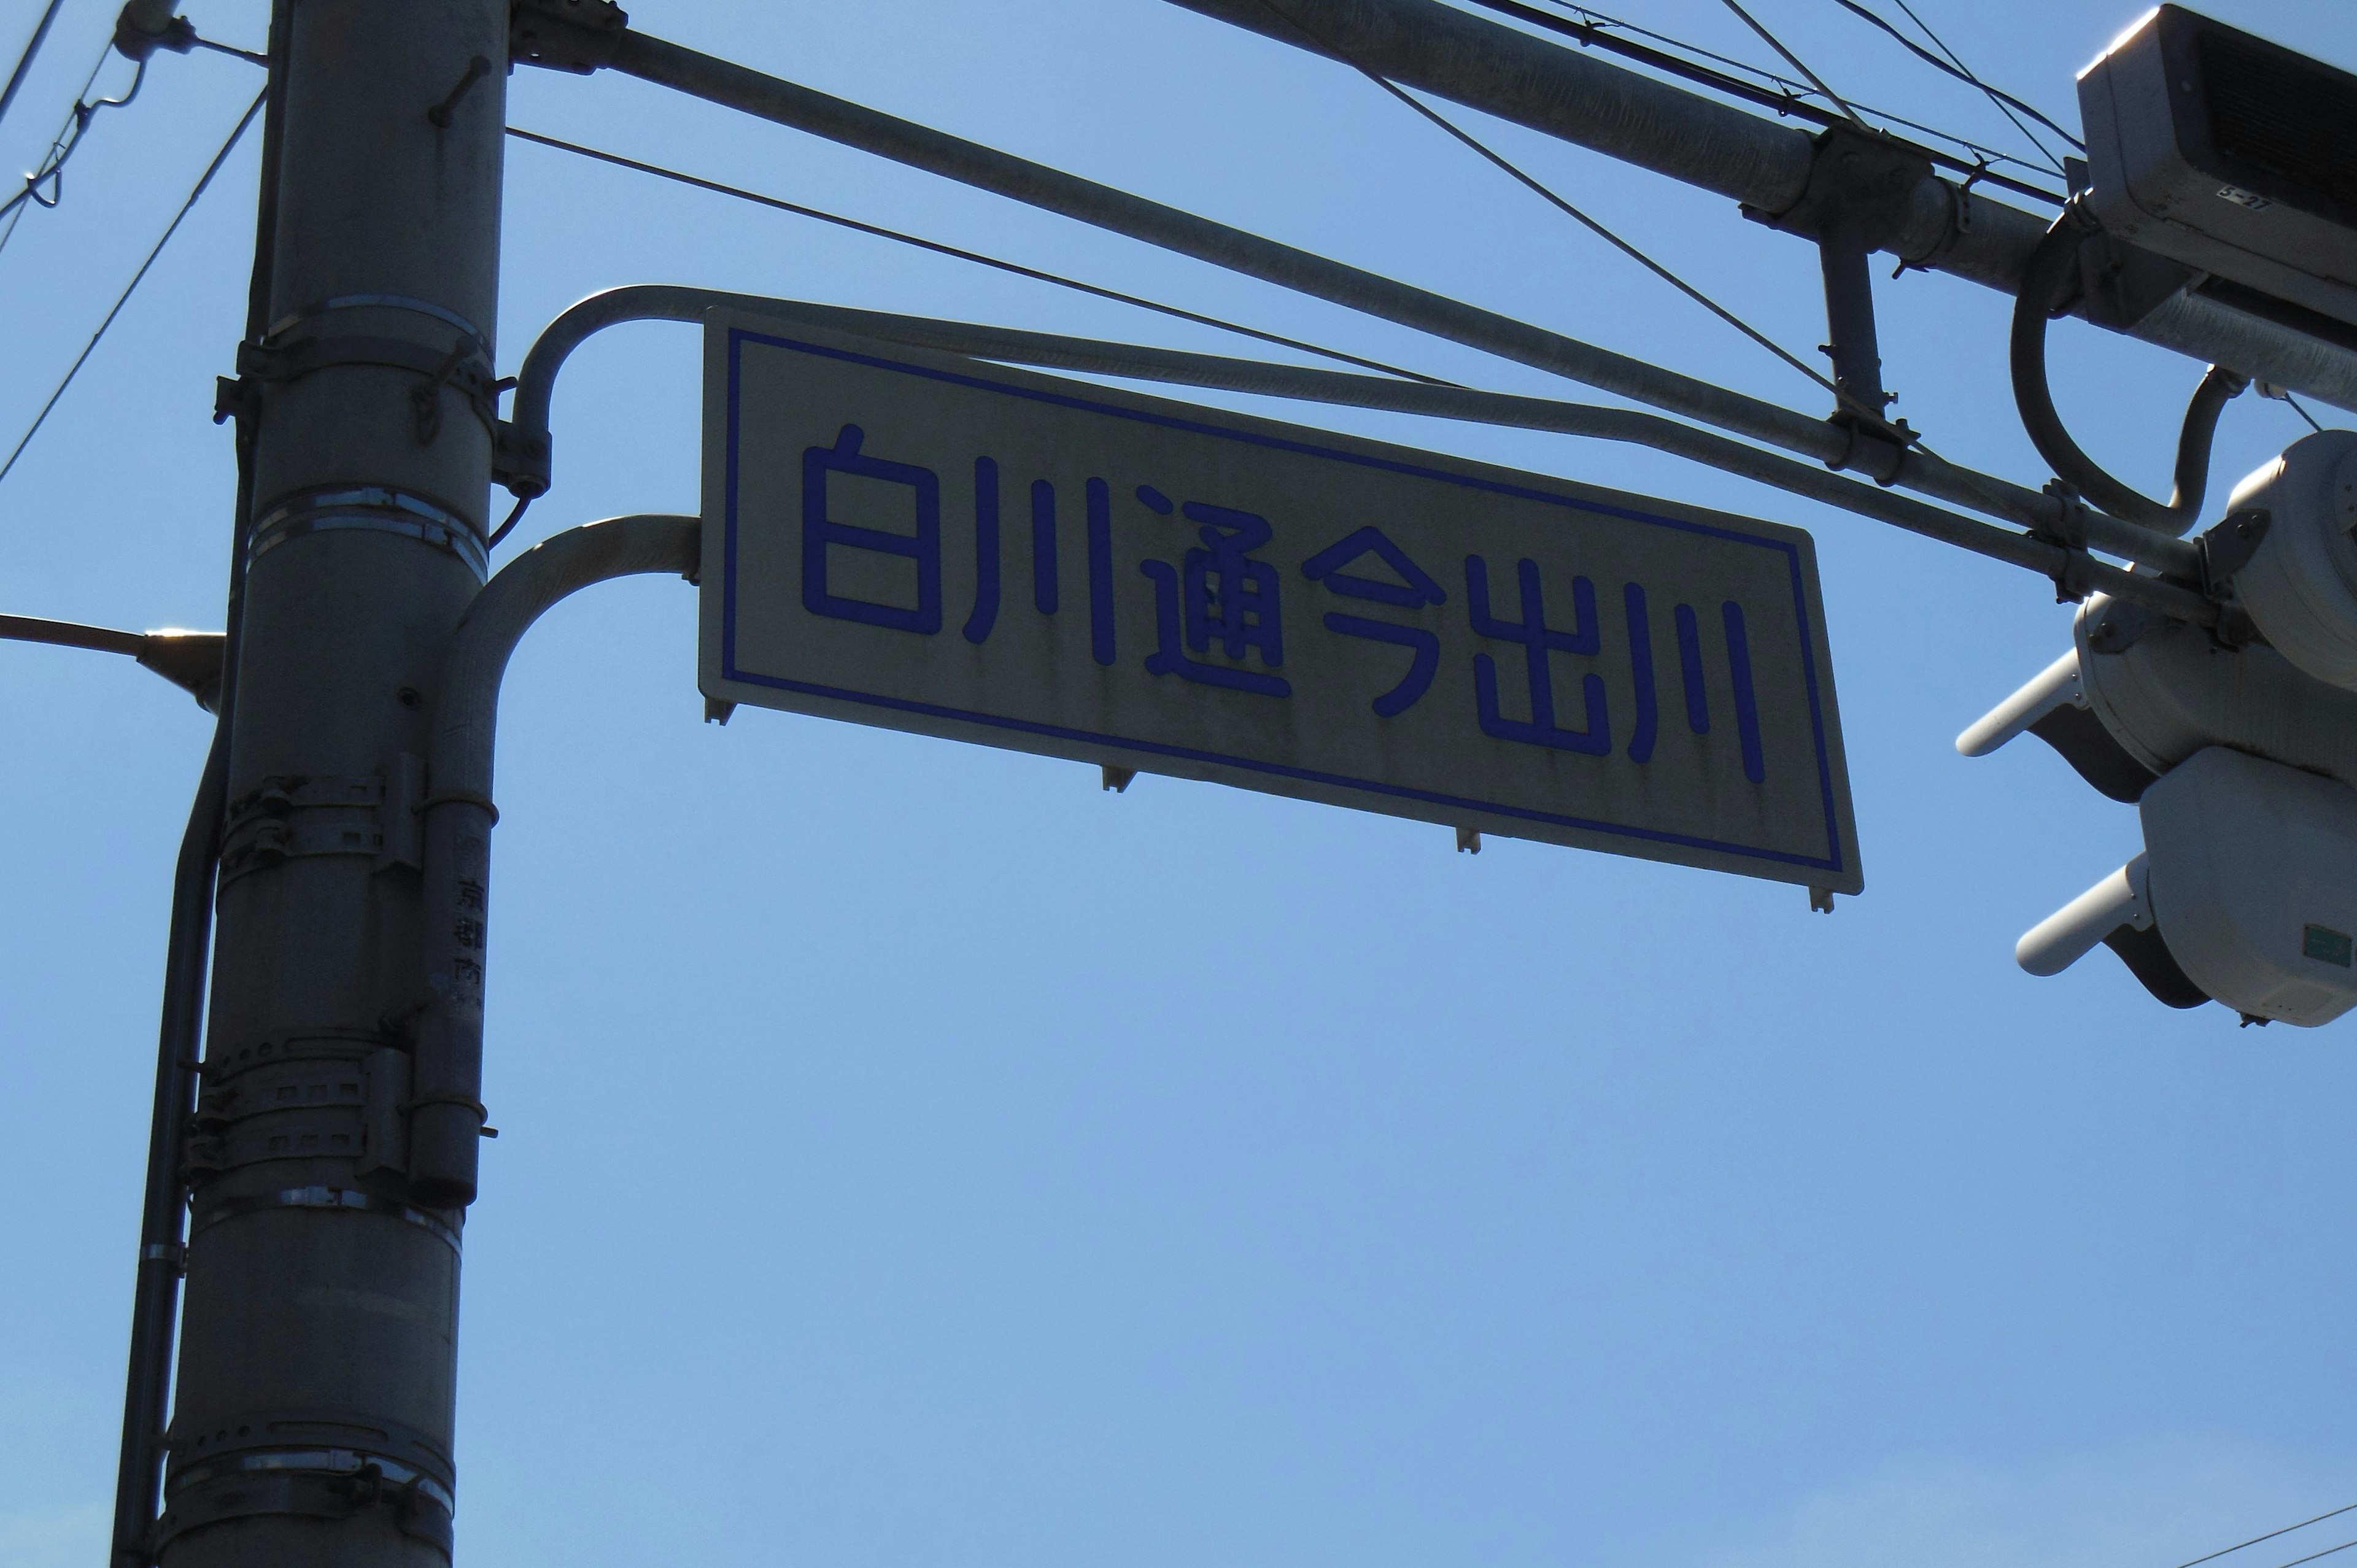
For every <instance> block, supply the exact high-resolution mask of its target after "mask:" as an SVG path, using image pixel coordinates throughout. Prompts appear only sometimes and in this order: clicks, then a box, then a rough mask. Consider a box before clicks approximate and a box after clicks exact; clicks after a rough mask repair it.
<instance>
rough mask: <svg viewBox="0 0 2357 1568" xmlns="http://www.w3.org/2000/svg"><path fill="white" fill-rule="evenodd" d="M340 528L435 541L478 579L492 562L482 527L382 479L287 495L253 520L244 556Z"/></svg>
mask: <svg viewBox="0 0 2357 1568" xmlns="http://www.w3.org/2000/svg"><path fill="white" fill-rule="evenodd" d="M339 529H364V530H368V531H371V532H378V533H397V534H400V535H402V536H403V537H404V538H408V539H416V540H422V541H424V542H425V543H428V544H433V545H438V546H439V547H441V548H442V549H444V550H447V551H448V552H449V553H451V554H453V555H456V556H457V557H458V559H460V560H461V561H464V562H465V563H466V564H468V567H469V568H470V569H471V570H472V571H473V572H474V574H475V575H476V577H477V578H481V577H482V576H483V575H485V573H486V572H487V570H488V569H489V567H490V556H489V554H488V553H486V552H485V550H484V547H483V535H482V531H481V530H480V529H479V528H477V527H476V526H475V525H474V524H473V523H472V522H469V521H468V520H467V519H466V518H464V517H461V516H460V515H459V514H458V513H457V512H455V511H453V510H450V509H449V508H447V507H446V506H444V505H442V504H441V503H440V502H439V501H432V500H428V499H425V497H424V496H419V495H412V494H410V493H409V492H407V491H405V490H396V489H389V488H387V487H385V486H382V485H339V486H338V487H336V488H334V489H320V490H309V491H306V492H303V493H301V494H299V495H295V496H291V497H289V498H287V499H285V500H283V501H281V502H279V503H278V504H277V505H276V506H274V507H273V508H271V510H269V511H268V512H267V513H266V514H264V517H263V518H262V520H261V521H259V522H257V523H255V524H254V526H253V542H252V543H251V544H249V545H248V546H247V556H246V559H247V561H248V563H249V564H251V563H253V562H255V561H259V560H261V559H262V557H263V556H264V555H265V554H267V553H269V552H270V551H272V550H274V549H276V548H277V547H278V546H279V545H281V544H284V543H285V542H287V541H288V540H290V539H298V538H301V537H302V536H304V535H306V534H311V533H326V532H333V531H336V530H339Z"/></svg>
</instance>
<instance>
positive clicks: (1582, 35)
mask: <svg viewBox="0 0 2357 1568" xmlns="http://www.w3.org/2000/svg"><path fill="white" fill-rule="evenodd" d="M1465 3H1466V4H1468V5H1478V6H1480V7H1481V8H1482V9H1483V10H1485V11H1494V12H1496V13H1497V14H1498V15H1500V16H1512V18H1513V19H1514V20H1516V21H1518V22H1524V23H1527V24H1529V25H1530V26H1532V27H1541V28H1544V29H1545V30H1546V31H1548V32H1551V33H1554V34H1555V35H1556V36H1557V37H1558V38H1569V39H1571V40H1572V41H1573V42H1575V43H1577V44H1578V45H1579V46H1580V47H1581V48H1598V49H1603V50H1606V51H1608V52H1609V53H1611V54H1616V55H1619V56H1620V57H1621V58H1622V59H1632V60H1635V61H1637V62H1638V63H1639V64H1641V65H1645V66H1649V67H1651V68H1652V69H1653V70H1658V71H1661V72H1663V74H1664V75H1668V76H1673V77H1676V78H1678V79H1679V80H1680V81H1691V82H1695V83H1696V84H1697V85H1699V86H1703V87H1706V88H1709V89H1710V90H1711V91H1714V92H1720V93H1724V94H1726V95H1727V97H1729V98H1734V99H1738V100H1739V101H1741V102H1746V103H1756V104H1758V105H1760V107H1761V108H1763V109H1773V110H1774V111H1775V112H1776V113H1778V114H1779V115H1783V116H1787V117H1790V118H1792V119H1795V120H1805V121H1807V122H1808V123H1810V124H1814V125H1831V124H1835V123H1837V122H1839V121H1841V120H1842V119H1843V118H1844V117H1843V116H1842V115H1840V114H1839V113H1835V112H1834V111H1832V110H1830V109H1824V108H1820V107H1819V106H1818V105H1817V104H1816V103H1815V102H1813V100H1814V97H1815V90H1814V89H1813V88H1812V87H1810V86H1809V85H1808V84H1807V83H1806V82H1803V81H1792V80H1791V79H1789V78H1786V77H1781V76H1779V75H1777V74H1776V73H1775V72H1774V71H1772V70H1761V69H1760V67H1758V66H1755V65H1751V64H1749V63H1747V62H1746V61H1743V60H1739V59H1734V58H1733V57H1732V56H1729V55H1722V54H1716V53H1713V52H1712V51H1711V50H1709V49H1706V48H1701V47H1700V46H1699V45H1695V44H1689V43H1686V42H1684V40H1682V39H1679V38H1672V37H1671V36H1670V35H1669V34H1667V33H1657V32H1654V31H1653V30H1652V29H1651V28H1649V27H1639V26H1637V25H1636V24H1635V23H1634V22H1627V21H1623V20H1621V19H1620V17H1617V16H1606V15H1605V14H1604V13H1603V12H1601V11H1598V10H1594V9H1592V8H1591V7H1589V6H1587V5H1577V4H1575V3H1574V0H1555V5H1558V6H1560V7H1561V8H1562V9H1563V10H1565V11H1568V12H1570V13H1571V15H1570V16H1558V15H1556V14H1555V12H1553V11H1546V10H1542V9H1540V8H1539V7H1538V6H1536V5H1526V4H1524V0H1465ZM1624 35H1625V36H1624ZM1639 38H1645V39H1651V40H1652V42H1651V43H1639V42H1637V41H1635V40H1637V39H1639ZM1655 45H1660V46H1662V47H1660V48H1655V47H1654V46H1655ZM1672 50H1678V51H1683V53H1682V54H1678V53H1672V52H1670V51H1672ZM1686 57H1691V58H1686ZM1702 61H1707V62H1709V63H1707V64H1704V63H1697V62H1702ZM1720 68H1724V69H1720ZM1738 71H1739V72H1742V73H1743V74H1742V75H1741V76H1738V75H1734V74H1730V73H1732V72H1738ZM1747 78H1748V79H1749V80H1747ZM1853 107H1855V108H1856V109H1857V110H1858V111H1859V112H1860V113H1866V114H1870V115H1872V116H1873V117H1874V118H1875V119H1876V120H1878V121H1879V122H1881V123H1882V124H1884V125H1897V126H1901V127H1903V128H1905V129H1906V130H1909V131H1912V132H1915V133H1916V134H1919V135H1921V136H1925V137H1929V138H1930V139H1932V141H1936V142H1942V143H1945V144H1946V145H1948V146H1951V147H1955V148H1959V149H1961V150H1962V152H1963V153H1964V154H1966V155H1969V156H1958V155H1957V154H1956V153H1952V152H1945V151H1943V150H1941V149H1940V148H1938V147H1925V148H1924V149H1923V150H1924V152H1925V153H1926V154H1927V155H1928V156H1930V157H1931V159H1932V163H1933V164H1934V165H1936V166H1939V167H1941V168H1943V169H1946V170H1948V171H1949V172H1951V173H1953V174H1961V175H1963V176H1964V177H1966V183H1968V184H1969V183H1974V182H1978V183H1983V184H1987V185H1995V186H1999V187H2002V188H2005V189H2007V190H2010V191H2012V192H2014V193H2015V194H2016V195H2019V196H2027V197H2029V198H2030V199H2033V200H2037V201H2044V202H2049V203H2050V204H2052V205H2054V206H2056V207H2060V206H2061V205H2062V201H2063V196H2062V193H2061V192H2060V191H2054V190H2049V189H2046V188H2044V187H2042V186H2037V185H2032V184H2030V183H2029V181H2027V180H2022V179H2017V178H2015V177H2013V176H2011V175H2009V174H2006V173H2003V172H2002V171H2001V170H1999V169H1998V168H1997V167H1996V166H1997V165H2000V164H2007V165H2011V166H2014V167H2017V168H2022V169H2028V170H2033V171H2035V170H2038V169H2039V166H2038V165H2036V164H2034V163H2031V162H2029V161H2028V160H2027V159H2023V158H2019V157H2016V156H2014V155H2013V154H2011V153H2008V152H2005V151H2003V150H2001V149H1999V148H1996V147H1992V146H1988V145H1984V144H1983V143H1980V142H1976V141H1975V140H1973V139H1972V138H1971V137H1969V136H1960V135H1958V134H1955V133H1954V132H1953V131H1943V130H1941V129H1940V128H1939V127H1938V126H1936V125H1926V124H1923V123H1922V122H1921V121H1919V120H1910V119H1909V118H1907V117H1906V116H1905V115H1903V114H1894V113H1891V112H1890V111H1889V110H1888V109H1878V108H1875V107H1874V106H1873V105H1872V104H1868V103H1858V104H1855V105H1853ZM2041 172H2042V171H2041Z"/></svg>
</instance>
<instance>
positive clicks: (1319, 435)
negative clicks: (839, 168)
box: [700, 310, 1863, 893]
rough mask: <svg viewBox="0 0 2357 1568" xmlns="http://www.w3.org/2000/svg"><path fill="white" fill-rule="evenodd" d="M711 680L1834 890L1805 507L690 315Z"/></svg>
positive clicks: (1820, 646)
mask: <svg viewBox="0 0 2357 1568" xmlns="http://www.w3.org/2000/svg"><path fill="white" fill-rule="evenodd" d="M704 433H705V434H704V465H705V466H704V516H705V532H704V567H703V574H702V578H701V582H702V588H701V596H702V623H703V624H702V652H701V661H700V673H701V684H702V686H703V690H704V692H705V695H706V696H708V697H711V698H713V699H716V700H717V701H721V702H726V703H752V704H755V705H758V706H761V707H770V708H782V709H786V710H788V711H791V712H795V713H804V714H820V715H823V716H825V717H828V718H837V719H849V720H852V721H854V722H856V723H859V724H868V725H885V726H888V727H889V728H893V729H903V730H912V731H915V732H917V733H919V734H922V735H931V736H946V737H949V738H952V739H956V740H966V741H974V742H977V743H979V744H982V745H985V746H1007V747H1012V748H1014V749H1017V750H1021V751H1032V752H1039V753H1043V754H1045V755H1048V756H1050V757H1071V758H1074V759H1077V760H1081V761H1086V762H1094V763H1099V764H1102V765H1103V766H1105V767H1108V768H1119V769H1126V770H1134V771H1139V772H1146V773H1162V774H1171V775H1176V776H1179V777H1182V778H1189V779H1211V780H1214V781H1216V782H1219V783H1222V784H1232V785H1237V786H1240V787H1242V788H1244V789H1260V790H1265V791H1269V792H1272V793H1275V794H1280V795H1291V796H1297V797H1299V798H1301V799H1304V800H1318V801H1324V802H1326V803H1328V804H1331V805H1338V806H1348V807H1351V808H1354V809H1356V810H1360V811H1380V812H1383V813H1386V814H1389V815H1393V816H1403V817H1413V818H1419V819H1422V820H1424V821H1426V822H1439V823H1444V824H1448V825H1450V826H1453V827H1457V828H1460V829H1472V830H1476V831H1478V832H1484V833H1496V834H1504V835H1510V836H1513V837H1519V838H1529V839H1541V840H1545V841H1547V842H1549V843H1562V844H1570V845H1574V846H1577V847H1579V848H1582V849H1595V850H1603V851H1607V852H1609V853H1611V854H1631V855H1641V856H1644V857H1646V858H1649V859H1653V860H1664V861H1673V862H1676V863H1679V864H1682V865H1697V866H1704V867H1707V868H1709V869H1712V870H1717V871H1731V872H1737V873H1740V874H1742V875H1749V876H1760V877H1768V878H1771V879H1774V880H1777V881H1783V882H1793V883H1801V884H1803V885H1806V886H1812V887H1820V888H1827V889H1831V890H1833V891H1835V892H1843V893H1855V892H1857V891H1858V890H1859V889H1860V887H1861V886H1863V881H1862V878H1861V876H1860V874H1859V870H1858V863H1857V828H1856V825H1855V823H1854V822H1853V819H1852V816H1851V811H1850V799H1849V780H1848V775H1847V772H1846V768H1845V765H1844V762H1843V756H1842V741H1841V727H1840V723H1839V719H1838V717H1837V714H1836V712H1835V704H1834V687H1833V662H1832V657H1831V654H1830V651H1829V650H1828V648H1827V646H1826V641H1825V632H1824V613H1823V608H1822V605H1821V603H1820V597H1819V591H1818V585H1817V572H1816V557H1815V552H1814V547H1813V542H1812V541H1811V540H1810V538H1809V536H1808V535H1807V534H1806V533H1805V532H1802V531H1801V530H1799V529H1795V528H1787V527H1782V526H1779V525H1777V524H1773V523H1765V522H1755V521H1749V520H1748V519H1743V518H1736V517H1729V516H1727V515H1724V514H1721V513H1717V512H1708V511H1703V510H1697V509H1695V508H1693V507H1686V506H1679V505H1676V504H1674V503H1672V502H1668V501H1659V500H1652V499H1645V498H1643V497H1640V496H1632V495H1628V494H1624V493H1622V492H1619V491H1614V490H1606V489H1596V488H1594V487H1592V486H1586V485H1575V484H1571V483H1568V482H1566V481H1564V480H1561V479H1555V478H1544V477H1541V476H1537V475H1533V474H1523V473H1516V472H1514V471H1512V470H1510V469H1505V468H1497V467H1488V466H1485V465H1482V464H1478V463H1469V462H1465V461H1462V460H1459V459H1458V458H1454V457H1445V456H1436V455H1434V454H1431V453H1427V452H1418V451H1414V450H1411V449H1408V448H1405V447H1399V446H1386V445H1383V444H1380V443H1377V442H1372V441H1362V440H1359V439H1356V438H1354V437H1351V436H1345V435H1332V434H1330V433H1328V432H1325V431H1318V430H1310V429H1306V428H1303V427H1301V426H1297V425H1289V424H1277V423H1275V422H1273V421H1269V420H1265V419H1255V418H1251V417H1248V416H1246V415H1243V414H1236V413H1225V412H1222V411H1219V410H1214V409H1205V408H1198V407H1190V406H1188V405H1186V404H1182V403H1171V402H1167V401H1163V400H1161V399H1156V398H1147V397H1140V396H1136V395H1134V394H1132V393H1128V392H1113V391H1108V390H1106V389H1104V388H1102V387H1098V386H1094V385H1091V384H1088V383H1084V382H1078V381H1065V380H1060V379H1057V378H1053V377H1049V376H1041V375H1035V374H1030V373H1028V372H1025V371H1013V370H1008V369H1005V368H1003V367H1001V366H997V365H992V364H985V363H981V362H978V361H974V360H964V359H960V358H957V357H955V356H952V355H944V354H936V353H931V352H927V351H920V350H918V349H905V348H900V347H898V346H893V345H888V344H882V343H878V342H874V341H870V340H866V339H861V338H851V337H845V336H843V335H840V334H834V333H829V332H823V331H819V330H815V329H813V328H803V327H800V326H793V325H786V324H783V323H780V321H777V320H774V319H766V318H764V317H759V316H755V315H748V314H739V313H733V312H727V311H718V310H716V311H714V312H712V313H711V314H710V315H709V316H707V317H706V318H705V419H704Z"/></svg>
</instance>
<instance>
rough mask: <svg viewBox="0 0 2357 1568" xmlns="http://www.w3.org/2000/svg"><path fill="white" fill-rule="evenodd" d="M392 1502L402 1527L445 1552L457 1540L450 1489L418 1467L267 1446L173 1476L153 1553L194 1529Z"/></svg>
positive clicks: (342, 1513)
mask: <svg viewBox="0 0 2357 1568" xmlns="http://www.w3.org/2000/svg"><path fill="white" fill-rule="evenodd" d="M381 1507H390V1508H391V1509H393V1517H394V1520H395V1522H396V1524H397V1527H398V1528H399V1529H400V1530H401V1532H402V1533H403V1534H404V1535H409V1536H414V1537H415V1538H416V1539H417V1540H420V1541H425V1542H426V1543H427V1544H428V1545H430V1546H433V1547H435V1548H436V1549H437V1550H439V1551H440V1552H441V1553H442V1554H443V1556H444V1557H445V1558H447V1557H449V1556H450V1555H451V1549H452V1546H453V1544H454V1541H453V1531H452V1530H451V1520H452V1516H453V1515H455V1514H456V1512H457V1499H456V1498H455V1497H454V1496H453V1492H452V1487H451V1486H450V1485H449V1484H447V1482H446V1481H444V1480H441V1479H437V1478H436V1477H435V1476H433V1475H432V1474H430V1473H429V1472H427V1471H425V1470H424V1469H421V1468H420V1467H418V1466H415V1465H411V1464H404V1463H403V1462H402V1461H400V1460H398V1459H393V1458H389V1457H386V1456H385V1455H380V1454H376V1453H372V1452H371V1451H369V1450H367V1449H362V1448H328V1447H305V1448H283V1449H265V1450H262V1451H260V1452H250V1453H244V1454H236V1455H222V1456H221V1457H220V1458H219V1459H215V1460H211V1461H209V1462H207V1463H205V1464H203V1465H199V1466H191V1467H190V1468H188V1470H186V1471H183V1472H182V1473H181V1474H180V1475H179V1476H178V1477H174V1479H173V1482H172V1486H171V1488H170V1493H169V1495H168V1496H167V1498H166V1499H165V1504H164V1512H163V1517H161V1518H160V1519H158V1520H156V1523H155V1534H154V1538H153V1541H152V1544H151V1546H150V1549H149V1552H150V1558H151V1560H152V1558H153V1557H154V1556H155V1555H156V1554H160V1553H161V1552H162V1551H163V1549H164V1547H165V1545H166V1544H167V1543H168V1542H170V1541H175V1540H177V1539H178V1538H179V1537H180V1536H183V1535H186V1534H188V1532H190V1531H191V1530H200V1529H203V1528H204V1527H206V1526H208V1525H216V1524H221V1523H225V1522H227V1521H229V1520H237V1519H251V1518H253V1517H255V1516H257V1515H264V1514H293V1515H296V1516H302V1517H308V1518H312V1519H330V1520H334V1519H349V1518H350V1517H351V1516H352V1515H353V1514H356V1513H358V1512H360V1511H361V1510H362V1509H372V1508H381Z"/></svg>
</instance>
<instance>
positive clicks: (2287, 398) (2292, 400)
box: [2283, 392, 2357, 1507]
mask: <svg viewBox="0 0 2357 1568" xmlns="http://www.w3.org/2000/svg"><path fill="white" fill-rule="evenodd" d="M2283 400H2284V402H2286V403H2289V404H2291V411H2292V412H2293V413H2296V414H2298V415H2299V416H2300V417H2301V418H2302V419H2305V420H2306V421H2308V427H2309V429H2310V430H2313V431H2315V432H2316V433H2317V434H2318V435H2323V434H2324V426H2322V425H2321V424H2317V423H2316V415H2314V414H2312V413H2309V412H2308V410H2307V409H2306V408H2304V407H2302V406H2301V405H2300V401H2299V399H2298V398H2296V397H2294V396H2292V395H2291V393H2289V392H2286V393H2284V394H2283ZM2351 1506H2352V1507H2357V1504H2352V1505H2351Z"/></svg>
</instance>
